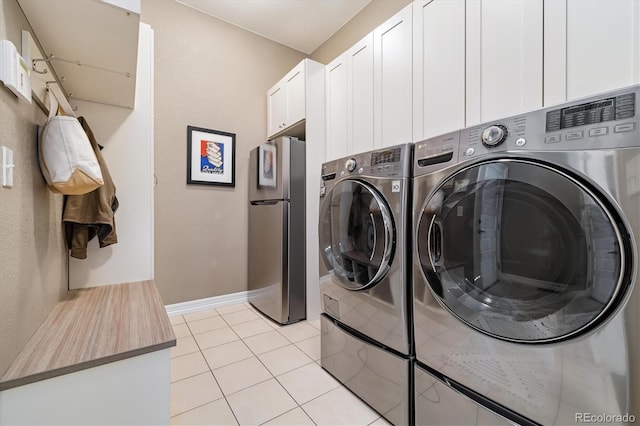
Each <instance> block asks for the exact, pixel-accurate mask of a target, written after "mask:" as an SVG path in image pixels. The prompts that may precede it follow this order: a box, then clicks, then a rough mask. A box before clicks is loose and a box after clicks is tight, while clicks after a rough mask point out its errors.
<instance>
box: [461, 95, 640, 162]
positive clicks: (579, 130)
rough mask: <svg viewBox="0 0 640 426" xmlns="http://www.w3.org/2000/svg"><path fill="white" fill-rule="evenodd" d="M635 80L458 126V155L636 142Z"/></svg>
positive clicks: (638, 106)
mask: <svg viewBox="0 0 640 426" xmlns="http://www.w3.org/2000/svg"><path fill="white" fill-rule="evenodd" d="M639 115H640V85H636V86H632V87H628V88H625V89H620V90H615V91H611V92H609V93H605V94H602V95H599V96H593V97H590V98H585V99H582V100H578V101H573V102H568V103H566V104H564V105H560V106H554V107H550V108H545V109H540V110H537V111H532V112H529V113H525V114H520V115H516V116H512V117H507V118H505V119H502V120H499V121H495V122H489V123H485V124H481V125H478V126H474V127H468V128H466V129H463V130H461V131H460V151H459V152H460V160H461V161H462V160H466V159H471V158H474V157H477V156H479V155H483V154H489V153H491V152H500V151H522V150H527V151H535V150H539V151H571V150H589V149H604V148H624V147H631V146H636V147H637V146H639V145H640V130H639V129H638V127H639V123H640V117H639Z"/></svg>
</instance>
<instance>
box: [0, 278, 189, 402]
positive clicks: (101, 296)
mask: <svg viewBox="0 0 640 426" xmlns="http://www.w3.org/2000/svg"><path fill="white" fill-rule="evenodd" d="M175 344H176V337H175V334H174V332H173V328H172V327H171V323H170V321H169V317H168V316H167V313H166V310H165V307H164V304H163V303H162V299H161V298H160V295H159V293H158V290H157V288H156V285H155V283H154V282H153V281H139V282H134V283H126V284H117V285H109V286H102V287H93V288H87V289H80V290H72V291H70V292H69V297H68V298H67V300H65V301H63V302H60V303H59V304H58V305H56V307H55V308H54V310H53V311H52V312H51V314H49V316H48V317H47V319H46V320H45V321H44V323H43V324H42V325H41V326H40V328H39V329H38V330H37V331H36V333H35V334H34V335H33V337H32V338H31V339H30V340H29V342H28V343H27V345H26V346H25V347H24V349H23V350H22V352H20V354H19V355H18V357H17V358H16V359H15V361H14V362H13V364H12V365H11V366H10V367H9V369H8V370H7V372H6V373H5V374H4V376H3V377H2V379H0V391H2V390H6V389H10V388H14V387H17V386H22V385H26V384H28V383H33V382H37V381H40V380H45V379H50V378H52V377H57V376H60V375H63V374H68V373H73V372H76V371H80V370H84V369H87V368H92V367H96V366H99V365H103V364H107V363H110V362H114V361H119V360H123V359H126V358H131V357H134V356H138V355H142V354H145V353H149V352H153V351H157V350H161V349H166V348H169V347H171V346H175Z"/></svg>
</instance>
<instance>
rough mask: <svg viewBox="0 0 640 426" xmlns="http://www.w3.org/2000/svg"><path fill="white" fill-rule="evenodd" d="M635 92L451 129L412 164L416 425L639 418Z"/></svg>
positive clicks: (639, 186)
mask: <svg viewBox="0 0 640 426" xmlns="http://www.w3.org/2000/svg"><path fill="white" fill-rule="evenodd" d="M639 100H640V88H639V87H638V86H634V87H631V88H626V89H621V90H618V91H614V92H610V93H606V94H603V95H601V96H595V97H591V98H587V99H584V100H579V101H575V102H570V103H567V104H565V105H561V106H556V107H551V108H546V109H542V110H539V111H534V112H531V113H527V114H522V115H519V116H515V117H510V118H506V119H504V120H497V121H495V122H491V123H487V124H484V125H480V126H475V127H472V128H469V129H465V130H462V131H461V132H460V158H461V159H462V160H464V161H463V162H462V163H460V164H459V165H458V166H456V167H455V168H453V169H445V170H441V171H439V172H435V173H432V174H430V175H425V176H421V177H416V179H415V181H414V185H415V188H416V194H420V192H419V188H420V187H422V186H426V187H428V188H431V190H430V191H429V194H428V195H427V196H422V197H419V196H416V197H415V200H414V209H415V210H414V219H415V230H416V234H415V240H414V271H413V280H414V298H413V305H414V313H415V330H416V358H417V367H416V372H415V376H416V379H415V380H416V423H417V424H435V423H437V424H447V423H448V424H452V423H453V424H480V423H483V422H487V421H489V422H491V423H499V422H516V423H520V424H528V423H529V424H531V423H538V424H545V425H566V424H576V423H589V422H590V423H593V422H596V423H611V424H627V423H633V422H634V421H635V420H637V419H638V418H639V416H640V369H639V366H640V354H639V351H640V331H639V329H640V318H639V311H640V289H639V288H638V283H637V279H638V245H639V243H640V240H639V237H640V132H639V130H638V127H639V124H640V123H639V121H640V120H639V119H638V115H639V114H640V105H639ZM436 396H437V397H436ZM451 406H455V407H458V408H457V409H456V410H454V411H453V412H452V411H451V409H450V408H449V407H451ZM451 413H453V414H451ZM487 416H488V417H489V418H490V420H487Z"/></svg>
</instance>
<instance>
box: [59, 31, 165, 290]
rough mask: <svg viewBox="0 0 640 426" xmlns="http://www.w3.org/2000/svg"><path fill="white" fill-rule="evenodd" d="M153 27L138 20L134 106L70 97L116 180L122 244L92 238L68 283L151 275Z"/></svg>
mask: <svg viewBox="0 0 640 426" xmlns="http://www.w3.org/2000/svg"><path fill="white" fill-rule="evenodd" d="M153 43H154V36H153V30H152V29H151V27H150V26H149V25H147V24H144V23H141V24H140V39H139V44H138V69H137V74H136V75H137V80H136V107H135V109H134V110H129V109H126V108H119V107H114V106H109V105H102V104H97V103H92V102H84V101H72V102H71V104H72V105H74V106H76V105H77V106H78V111H77V112H76V114H77V115H78V116H84V117H85V118H86V119H87V122H88V123H89V126H90V127H91V129H92V130H93V132H94V134H95V136H96V139H97V141H98V143H99V144H100V145H102V146H104V149H103V150H102V155H103V157H104V159H105V162H106V163H107V166H108V167H109V171H110V172H111V176H112V178H113V181H114V183H115V185H116V196H117V197H118V200H119V201H120V207H119V209H118V211H117V212H116V215H115V222H116V233H117V235H118V243H117V244H114V245H111V246H108V247H104V248H100V247H99V244H98V239H97V238H94V239H93V240H92V241H90V242H89V249H88V252H87V258H86V259H82V260H79V259H75V258H70V261H69V262H70V263H69V288H70V289H76V288H84V287H95V286H99V285H109V284H117V283H122V282H129V281H140V280H147V279H152V278H153V183H154V182H153V163H154V161H153V153H154V149H153V140H154V134H153V97H154V95H153V78H154V70H153Z"/></svg>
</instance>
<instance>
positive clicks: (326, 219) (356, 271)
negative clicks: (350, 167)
mask: <svg viewBox="0 0 640 426" xmlns="http://www.w3.org/2000/svg"><path fill="white" fill-rule="evenodd" d="M319 233H320V257H321V258H322V259H323V261H324V263H325V266H326V268H327V270H329V271H330V272H331V274H332V275H333V277H334V278H336V282H338V283H339V284H340V285H341V286H342V287H344V288H346V289H348V290H354V291H355V290H365V289H368V288H370V287H373V286H375V285H376V284H377V283H379V282H380V281H381V280H382V279H383V278H384V277H385V275H386V274H387V272H388V271H389V269H390V264H391V261H392V259H393V255H394V250H395V240H396V238H395V227H394V223H393V218H392V215H391V212H390V209H389V207H388V205H387V204H386V202H385V201H384V199H383V198H382V196H381V195H380V193H379V192H378V191H377V190H376V189H375V188H374V187H373V186H372V185H371V184H369V183H367V182H364V181H360V180H355V179H347V180H343V181H341V182H338V183H337V184H336V185H335V186H334V187H333V189H332V190H331V191H330V192H329V193H328V194H327V195H326V196H325V197H324V200H323V202H322V205H321V207H320V225H319Z"/></svg>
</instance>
